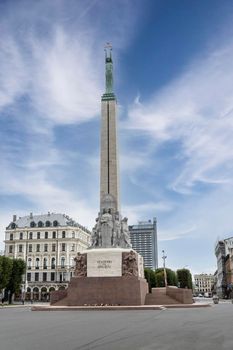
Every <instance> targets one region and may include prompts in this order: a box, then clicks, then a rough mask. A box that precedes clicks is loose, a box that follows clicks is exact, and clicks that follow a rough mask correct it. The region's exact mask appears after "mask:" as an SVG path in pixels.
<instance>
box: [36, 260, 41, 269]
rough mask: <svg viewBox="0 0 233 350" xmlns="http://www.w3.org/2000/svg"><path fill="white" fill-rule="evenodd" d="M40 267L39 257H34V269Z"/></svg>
mask: <svg viewBox="0 0 233 350" xmlns="http://www.w3.org/2000/svg"><path fill="white" fill-rule="evenodd" d="M39 267H40V259H39V258H36V269H39Z"/></svg>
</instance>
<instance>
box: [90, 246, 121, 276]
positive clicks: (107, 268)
mask: <svg viewBox="0 0 233 350" xmlns="http://www.w3.org/2000/svg"><path fill="white" fill-rule="evenodd" d="M121 267H122V263H121V252H120V251H115V252H114V251H112V250H111V252H108V251H103V250H101V251H97V252H96V253H94V254H88V255H87V277H112V276H115V277H119V276H121Z"/></svg>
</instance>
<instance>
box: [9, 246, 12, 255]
mask: <svg viewBox="0 0 233 350" xmlns="http://www.w3.org/2000/svg"><path fill="white" fill-rule="evenodd" d="M12 253H13V245H9V254H12Z"/></svg>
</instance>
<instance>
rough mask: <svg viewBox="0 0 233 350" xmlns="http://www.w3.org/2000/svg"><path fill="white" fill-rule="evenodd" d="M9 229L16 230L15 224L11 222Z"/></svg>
mask: <svg viewBox="0 0 233 350" xmlns="http://www.w3.org/2000/svg"><path fill="white" fill-rule="evenodd" d="M11 228H12V229H13V230H14V229H15V228H16V225H15V223H14V222H12V224H11Z"/></svg>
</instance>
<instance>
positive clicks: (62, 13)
mask: <svg viewBox="0 0 233 350" xmlns="http://www.w3.org/2000/svg"><path fill="white" fill-rule="evenodd" d="M119 5H120V7H119ZM122 7H123V8H124V11H123V12H122V11H120V8H122ZM136 7H137V6H135V7H134V8H132V5H131V4H130V2H125V1H122V2H120V3H119V2H118V3H117V4H115V3H111V4H110V3H109V2H98V1H86V2H83V1H70V2H69V6H67V2H66V1H58V2H56V3H54V2H51V3H48V2H47V1H43V0H42V1H40V2H34V3H33V4H32V3H31V1H29V0H25V1H24V0H23V1H21V2H20V4H17V9H16V7H15V4H14V3H13V2H6V4H1V10H2V11H1V14H0V30H1V35H0V66H1V70H0V118H1V123H2V128H1V131H0V136H1V138H0V146H1V147H0V161H1V181H0V195H1V197H2V198H3V197H7V198H15V197H17V198H18V199H20V200H19V204H18V206H17V205H16V204H14V205H13V204H12V205H10V206H9V209H8V210H9V215H8V216H9V219H10V218H11V215H12V211H13V210H14V211H17V212H18V214H21V215H24V214H27V213H28V212H29V210H30V211H31V210H35V211H39V212H43V211H47V210H50V211H51V210H52V211H61V212H64V211H65V212H66V213H68V214H69V215H73V216H74V218H77V217H78V220H79V222H80V223H82V224H85V225H88V226H89V227H91V226H92V224H93V222H94V218H95V215H96V214H97V210H98V208H97V207H98V191H97V187H98V182H99V181H98V178H97V176H98V170H96V169H95V170H96V173H95V172H93V165H92V164H91V162H90V161H89V158H91V157H92V155H90V154H89V155H88V157H86V155H85V152H88V151H86V150H85V147H84V146H83V145H82V143H81V142H80V143H79V144H78V147H79V148H77V149H75V154H76V159H75V161H77V163H75V164H73V159H72V157H67V154H68V153H71V152H74V150H73V149H71V148H72V146H70V145H69V146H67V148H66V147H62V146H61V145H60V143H59V142H58V141H59V139H58V140H57V138H59V137H60V138H61V141H63V135H64V133H62V132H61V128H64V131H65V130H66V127H68V126H70V125H76V126H77V125H79V124H82V123H84V122H88V121H91V120H93V119H94V118H96V117H97V116H98V115H99V114H100V102H99V101H100V96H101V94H102V93H103V86H104V74H103V73H104V71H103V68H104V67H103V47H104V44H105V42H106V41H109V40H112V41H113V42H114V47H117V48H118V49H119V50H120V49H121V48H123V47H124V46H125V45H127V42H128V39H129V37H130V36H131V35H133V28H134V23H135V18H136V16H131V15H132V13H134V14H136V11H137V10H136ZM106 9H107V10H108V16H104V17H103V16H102V11H103V10H105V11H106ZM131 10H132V11H133V12H131ZM106 28H107V29H106ZM126 32H127V35H126ZM58 128H60V129H59V130H57V129H58ZM72 137H73V138H74V139H73V140H72V141H73V142H71V144H72V143H73V144H74V143H75V144H77V142H75V138H77V139H79V138H80V135H79V134H77V135H73V136H72ZM84 142H85V143H89V144H90V143H91V142H92V140H90V139H89V140H84ZM80 154H83V156H82V157H81V156H79V155H80ZM67 169H69V170H67ZM83 169H85V170H83ZM65 172H67V173H65ZM69 173H70V174H69ZM73 173H76V174H77V176H76V178H75V176H74V175H73ZM96 174H97V175H96ZM87 177H89V181H90V179H92V181H90V184H89V185H88V189H87V188H85V186H83V185H80V184H81V183H82V184H83V183H84V180H85V178H87ZM67 178H68V181H67ZM91 191H92V193H94V194H95V193H96V197H97V198H96V200H94V199H93V197H91V196H90V195H89V193H90V192H91ZM88 196H89V197H88ZM90 197H91V198H90ZM25 202H26V204H25ZM22 203H24V204H22ZM22 208H23V210H25V211H26V212H24V213H23V212H22V211H23V210H22ZM5 213H6V215H7V213H8V211H7V209H6V208H5ZM4 225H5V224H4ZM1 232H2V238H3V232H4V227H1Z"/></svg>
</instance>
